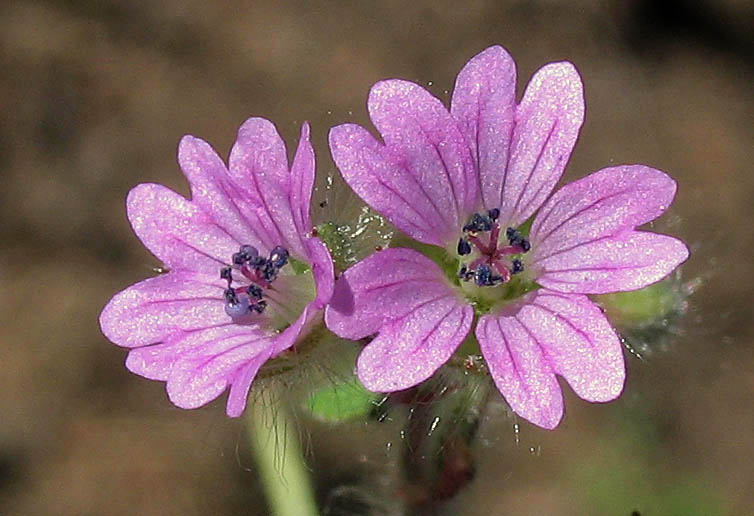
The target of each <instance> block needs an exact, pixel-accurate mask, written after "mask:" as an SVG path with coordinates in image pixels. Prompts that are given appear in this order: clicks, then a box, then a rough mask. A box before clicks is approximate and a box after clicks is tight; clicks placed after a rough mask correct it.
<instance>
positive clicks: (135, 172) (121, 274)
mask: <svg viewBox="0 0 754 516" xmlns="http://www.w3.org/2000/svg"><path fill="white" fill-rule="evenodd" d="M752 34H754V6H753V5H752V3H751V2H747V1H741V0H725V1H723V0H714V1H713V0H709V1H707V2H704V1H702V0H699V1H693V0H689V1H688V2H683V1H681V0H676V1H670V2H662V1H658V2H653V1H650V0H646V1H645V0H635V1H619V0H608V1H603V2H600V1H598V0H580V1H579V0H577V1H557V0H530V1H522V0H520V1H512V0H509V1H501V0H488V1H476V2H448V1H439V0H434V1H432V0H426V1H425V0H412V1H409V2H399V1H379V2H376V1H355V2H300V1H296V2H275V1H254V2H234V1H217V2H206V1H197V0H186V1H172V2H151V1H143V0H140V1H129V2H122V1H111V0H107V1H101V2H83V1H82V2H76V1H37V2H34V1H12V0H11V1H10V2H7V1H6V2H3V3H2V7H0V178H1V181H2V182H1V183H0V185H1V186H2V188H0V238H1V241H0V301H1V304H0V321H1V324H0V336H1V337H2V341H1V342H0V368H1V369H0V513H2V514H42V515H44V514H65V515H67V514H136V513H142V514H181V515H186V516H188V515H193V514H196V515H199V514H267V513H268V511H267V509H266V508H265V505H264V500H263V497H262V495H261V493H260V491H259V488H258V485H257V479H256V473H255V471H254V468H253V464H252V462H251V460H250V459H249V457H248V454H247V453H246V452H245V451H244V450H245V448H246V438H245V434H244V431H243V425H242V423H241V422H239V421H231V420H228V419H226V418H225V417H224V415H223V405H224V404H223V402H217V403H214V404H212V405H211V406H209V407H206V408H204V409H201V410H198V411H191V412H185V411H181V410H178V409H176V408H174V407H172V406H171V405H170V403H169V402H168V400H167V398H166V396H165V393H164V387H163V385H162V384H161V383H158V382H150V381H147V380H144V379H142V378H139V377H136V376H134V375H132V374H130V373H128V372H127V371H126V370H125V368H124V367H123V365H122V363H123V359H124V357H125V352H124V351H123V350H121V349H118V348H117V347H116V346H114V345H112V344H110V343H109V342H108V341H107V340H106V339H105V338H104V337H103V336H102V335H101V334H100V332H99V328H98V324H97V317H98V315H99V311H100V310H101V308H102V307H103V305H104V304H105V303H106V302H107V300H108V299H109V298H110V296H111V295H113V294H114V293H115V292H116V291H118V290H120V289H122V288H124V287H125V286H127V285H128V284H130V283H132V282H135V281H137V280H139V279H141V278H143V277H145V276H148V275H150V274H151V267H152V266H154V265H156V263H155V261H154V260H153V258H152V257H151V256H150V255H149V254H148V253H147V252H146V251H145V250H144V249H143V248H142V246H141V245H140V243H139V242H138V240H137V239H136V238H135V237H134V236H133V234H132V232H131V230H130V228H129V226H128V224H127V221H126V218H125V211H124V199H125V196H126V193H127V192H128V190H129V189H130V188H131V187H132V186H134V185H136V184H137V183H140V182H159V183H164V184H167V185H169V186H171V187H173V188H175V189H177V190H178V191H180V192H183V193H186V192H187V185H186V183H185V181H184V179H183V177H182V176H181V174H180V172H179V171H178V168H177V165H176V162H175V151H176V145H177V142H178V140H179V138H180V137H181V136H182V135H184V134H186V133H191V134H195V135H197V136H201V137H203V138H205V139H207V140H208V141H210V142H211V143H212V144H213V145H214V146H215V147H216V148H217V149H218V151H219V152H220V153H221V154H222V155H227V152H228V149H229V148H230V146H231V144H232V143H233V141H234V137H235V131H236V129H237V127H238V126H239V125H240V123H241V122H242V121H243V120H244V119H245V118H246V117H248V116H250V115H257V116H264V117H267V118H270V119H272V120H273V121H275V122H276V123H277V125H278V128H279V130H280V131H281V133H282V134H283V136H284V138H285V139H286V140H287V141H288V143H289V147H291V146H292V143H293V142H294V141H295V139H296V138H297V136H298V131H299V125H300V123H301V122H302V121H303V120H309V121H310V122H311V123H312V127H313V134H314V141H315V145H316V149H317V151H318V158H319V163H318V172H319V173H321V174H325V173H328V172H332V171H333V170H334V167H333V165H332V162H331V160H330V157H329V154H328V151H327V147H326V134H327V129H328V128H329V127H330V126H332V125H335V124H338V123H342V122H345V121H355V122H358V123H367V122H368V121H367V118H366V113H365V107H364V102H365V98H366V93H367V91H368V88H369V87H370V85H371V84H372V83H374V82H375V81H377V80H379V79H382V78H387V77H401V78H406V79H411V80H415V81H418V82H420V83H422V84H425V85H427V86H428V87H429V88H430V89H431V90H432V91H434V92H435V93H436V94H437V95H438V96H440V97H441V98H443V99H447V98H448V96H449V95H448V90H450V89H451V88H452V83H453V79H454V77H455V74H456V73H457V72H458V70H459V69H460V68H461V66H462V65H463V64H464V63H465V62H466V60H467V59H469V58H470V57H471V56H472V55H474V54H475V53H477V52H479V51H480V50H482V49H483V48H485V47H487V46H489V45H492V44H502V45H504V46H505V47H506V48H507V49H508V50H509V51H510V52H511V54H512V55H513V56H514V57H515V58H516V60H517V63H518V67H519V88H522V87H523V86H524V85H525V83H526V81H527V80H528V78H529V77H530V76H531V74H532V73H533V72H534V71H535V70H536V69H537V68H538V67H540V66H541V65H543V64H544V63H546V62H549V61H555V60H562V59H567V60H570V61H572V62H574V63H575V64H576V66H577V67H578V68H579V70H580V72H581V74H582V76H583V79H584V83H585V87H586V100H587V118H586V123H585V125H584V128H583V130H582V132H581V138H580V141H579V143H578V145H577V148H576V151H575V153H574V155H573V158H572V160H571V162H570V165H569V168H568V170H567V174H568V177H569V178H573V177H579V176H582V175H584V174H586V173H588V172H591V171H594V170H597V169H599V168H602V167H604V166H608V165H610V164H613V163H624V162H636V163H646V164H650V165H653V166H655V167H657V168H660V169H662V170H665V171H667V172H668V173H670V174H671V175H672V176H673V177H675V179H677V180H678V182H679V184H680V190H679V194H678V197H677V200H676V203H675V205H674V208H673V210H672V212H671V214H669V215H668V216H666V217H665V219H664V222H663V223H662V224H663V226H662V227H663V228H665V229H667V230H668V231H670V232H672V233H674V234H677V235H680V236H681V237H683V238H684V239H685V240H686V241H687V242H689V244H690V246H691V247H692V249H693V250H694V254H693V255H692V258H691V260H690V262H689V263H688V264H687V266H686V267H685V270H684V276H685V278H687V279H690V280H693V279H695V278H699V277H701V278H702V279H703V280H704V284H703V286H702V287H701V290H700V291H698V292H697V294H696V295H695V296H693V297H692V298H691V312H690V314H689V315H688V317H687V318H686V320H685V323H684V325H683V328H682V332H681V335H679V336H678V337H677V338H676V339H674V341H673V345H672V346H671V347H670V349H669V350H667V351H664V352H662V353H654V354H651V356H649V357H647V358H646V359H645V360H644V361H639V360H637V359H635V358H632V357H629V363H628V368H629V380H628V384H627V389H626V393H625V394H624V396H623V398H621V400H619V401H617V402H615V403H612V404H610V405H606V406H596V405H588V404H586V403H584V402H581V401H579V400H577V399H575V397H573V396H569V397H568V400H567V410H568V413H567V416H566V419H565V421H564V423H563V424H562V425H561V427H560V428H559V429H558V430H557V431H555V432H546V431H543V430H540V429H537V428H534V427H532V426H529V425H528V424H526V423H523V422H522V424H521V426H520V431H519V432H518V433H516V432H514V430H513V421H512V420H510V419H509V418H507V417H505V415H504V414H502V413H500V411H499V410H498V411H495V410H492V411H491V412H490V414H489V416H488V418H487V420H486V421H485V424H484V425H483V428H482V429H481V432H482V437H483V438H482V439H481V440H480V443H479V447H478V449H477V450H476V455H477V457H478V460H479V462H478V468H477V475H476V479H475V480H474V482H472V483H471V484H470V485H469V486H468V487H467V488H466V489H465V490H463V491H462V492H461V494H460V495H459V496H458V497H457V498H456V499H455V500H453V501H452V502H451V503H450V504H449V506H448V508H447V514H463V515H471V514H474V515H476V514H478V515H489V514H495V515H497V514H512V515H528V514H553V515H579V514H619V515H625V516H628V515H629V514H631V512H632V511H635V510H636V511H640V513H641V514H642V515H644V516H656V515H664V514H688V512H686V509H683V507H687V506H692V507H694V508H695V509H694V510H695V511H696V512H693V513H694V514H735V515H738V514H754V510H752V507H754V490H752V489H751V486H752V478H754V410H753V408H754V403H753V402H752V399H753V394H754V348H753V347H752V339H753V338H754V332H752V323H751V321H752V316H753V315H754V314H753V313H752V301H751V299H752V298H751V294H752V288H751V287H752V261H751V253H752V250H753V249H754V245H753V244H754V238H753V237H754V232H753V231H752V222H751V221H752V217H753V216H754V209H753V206H754V204H753V203H752V198H753V196H754V173H753V171H752V163H754V130H753V129H752V128H754V90H752V87H751V85H752V79H753V78H754V77H753V76H754V73H753V72H754V38H753V36H752ZM668 228H669V229H668ZM376 426H377V425H367V427H363V426H361V425H351V426H350V427H348V429H347V431H343V430H342V429H338V430H335V429H332V428H328V427H325V426H322V425H313V424H312V425H311V426H310V428H309V429H308V430H307V432H306V436H307V437H308V438H310V440H311V450H312V455H311V457H310V461H311V464H312V467H313V469H314V475H315V478H316V481H317V485H318V496H319V497H320V500H321V501H322V503H323V504H325V503H326V502H327V500H328V499H331V497H332V493H333V491H335V490H337V489H338V488H339V486H342V485H346V484H351V483H356V484H358V483H361V484H363V486H362V488H363V489H367V490H368V489H369V488H370V486H369V483H370V482H372V483H374V485H375V486H376V485H378V484H379V483H380V475H382V474H383V473H384V469H385V468H386V467H387V466H385V465H386V464H388V465H389V464H390V457H389V456H387V457H386V452H385V451H384V450H385V449H386V446H385V445H386V442H388V441H389V440H390V439H393V438H394V437H395V436H394V435H392V433H391V431H390V430H383V429H381V428H375V427H376ZM336 434H337V436H336ZM344 436H345V437H344ZM344 440H345V442H346V443H347V446H344V444H343V443H344ZM381 472H383V473H381ZM684 504H685V505H684Z"/></svg>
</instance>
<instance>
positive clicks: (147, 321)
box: [100, 271, 229, 348]
mask: <svg viewBox="0 0 754 516" xmlns="http://www.w3.org/2000/svg"><path fill="white" fill-rule="evenodd" d="M222 294H223V287H222V286H221V284H220V282H219V281H218V282H217V283H214V282H211V281H208V280H206V279H202V278H200V277H197V276H194V275H192V274H189V273H185V272H176V271H173V272H170V273H169V274H165V275H163V276H158V277H156V278H149V279H147V280H144V281H141V282H139V283H136V284H134V285H131V286H130V287H128V288H127V289H126V290H124V291H122V292H120V293H118V294H116V295H115V297H113V298H112V299H111V300H110V302H109V303H108V304H107V306H105V308H104V309H103V310H102V314H101V315H100V326H101V328H102V333H104V334H105V336H106V337H107V338H108V339H110V340H111V341H112V342H114V343H115V344H117V345H119V346H124V347H129V348H131V347H138V346H144V345H147V344H154V343H157V342H161V341H162V340H164V339H165V338H166V337H167V336H169V335H170V334H172V333H173V332H176V331H193V330H198V329H203V328H208V327H211V326H217V325H222V324H225V323H227V322H229V317H228V315H227V314H226V313H225V309H224V307H223V300H222Z"/></svg>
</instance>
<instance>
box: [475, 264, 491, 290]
mask: <svg viewBox="0 0 754 516" xmlns="http://www.w3.org/2000/svg"><path fill="white" fill-rule="evenodd" d="M474 283H476V284H477V286H480V287H487V286H490V285H492V284H493V282H492V270H490V267H489V265H487V264H486V263H483V264H482V265H480V266H479V267H477V268H476V271H474Z"/></svg>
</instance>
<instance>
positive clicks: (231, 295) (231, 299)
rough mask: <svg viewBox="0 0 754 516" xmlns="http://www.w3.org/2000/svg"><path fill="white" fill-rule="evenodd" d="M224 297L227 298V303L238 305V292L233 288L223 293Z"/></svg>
mask: <svg viewBox="0 0 754 516" xmlns="http://www.w3.org/2000/svg"><path fill="white" fill-rule="evenodd" d="M223 297H224V298H225V302H226V303H227V304H229V305H237V304H238V296H237V295H236V291H235V290H233V289H232V288H226V289H225V291H223Z"/></svg>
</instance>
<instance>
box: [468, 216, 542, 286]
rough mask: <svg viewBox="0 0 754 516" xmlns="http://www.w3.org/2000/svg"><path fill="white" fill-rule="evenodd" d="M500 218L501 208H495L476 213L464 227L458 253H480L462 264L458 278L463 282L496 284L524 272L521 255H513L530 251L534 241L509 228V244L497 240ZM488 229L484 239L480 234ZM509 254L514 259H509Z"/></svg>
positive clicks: (484, 284)
mask: <svg viewBox="0 0 754 516" xmlns="http://www.w3.org/2000/svg"><path fill="white" fill-rule="evenodd" d="M499 217H500V210H499V209H498V208H494V209H491V210H488V211H487V212H486V213H475V214H474V215H472V216H471V218H470V219H469V222H468V223H466V224H465V225H464V226H463V231H464V233H465V234H464V235H463V236H462V237H461V238H460V239H459V240H458V246H457V251H458V255H459V256H467V255H470V254H472V253H473V252H474V251H475V250H476V253H477V254H476V256H475V257H474V258H473V260H472V261H471V263H466V264H463V265H462V266H461V268H460V270H459V271H458V277H459V279H461V280H462V281H471V280H472V279H473V280H474V283H476V285H477V286H480V287H487V286H494V285H498V284H500V283H507V282H508V281H510V279H511V277H512V276H513V275H514V274H520V273H521V272H523V271H524V264H523V261H522V260H521V258H519V257H517V258H513V256H514V255H522V254H524V253H527V252H528V251H529V250H530V249H531V243H530V242H529V240H528V239H527V238H526V237H525V236H524V235H523V233H521V231H519V230H518V229H516V228H512V227H509V228H507V229H506V230H505V239H506V240H507V245H505V243H503V244H502V245H500V243H499V242H498V240H499V238H500V229H501V228H500V225H499V224H498V223H497V220H498V218H499ZM486 231H489V233H490V234H489V240H487V238H484V239H482V238H481V235H479V233H483V232H486ZM509 256H510V257H511V258H507V257H509Z"/></svg>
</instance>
